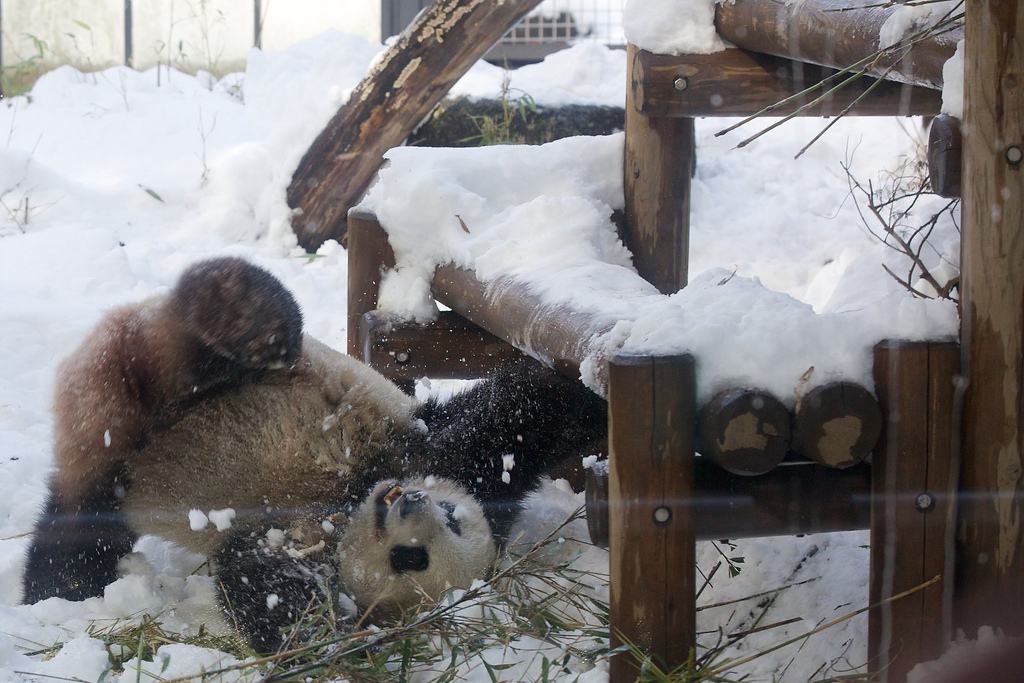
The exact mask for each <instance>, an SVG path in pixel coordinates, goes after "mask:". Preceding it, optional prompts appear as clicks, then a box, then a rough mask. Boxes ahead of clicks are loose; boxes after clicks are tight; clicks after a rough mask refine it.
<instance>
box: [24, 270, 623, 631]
mask: <svg viewBox="0 0 1024 683" xmlns="http://www.w3.org/2000/svg"><path fill="white" fill-rule="evenodd" d="M54 417H55V421H54V431H55V434H54V452H55V460H56V467H57V469H56V471H55V473H54V474H53V476H52V478H51V481H50V490H49V496H48V498H47V501H46V504H45V509H44V510H43V514H42V515H41V517H40V519H39V521H38V522H37V524H36V527H35V532H34V536H33V541H32V544H31V546H30V548H29V551H28V557H27V565H26V571H25V578H24V582H23V585H24V601H25V602H26V603H32V602H37V601H39V600H42V599H45V598H48V597H54V596H57V597H63V598H67V599H70V600H82V599H85V598H88V597H91V596H95V595H100V594H102V592H103V588H104V587H105V586H106V585H107V584H109V583H110V582H112V581H113V580H115V579H116V578H117V575H118V574H117V567H118V562H119V560H120V558H121V557H123V556H124V555H126V554H127V553H128V552H130V551H131V549H132V546H133V544H134V542H135V540H136V539H137V538H138V536H139V535H141V534H155V535H158V536H161V537H163V538H166V539H168V540H171V541H173V542H175V543H177V544H179V545H181V546H183V547H186V548H189V549H191V550H195V551H199V552H202V553H205V554H207V555H208V556H210V557H212V558H213V559H214V566H215V567H216V573H217V579H218V581H219V583H220V585H221V586H222V587H223V596H222V600H223V604H224V607H225V610H226V611H227V612H228V616H229V620H233V621H234V623H236V624H237V625H238V626H239V628H240V630H241V631H242V632H243V634H244V635H245V636H247V637H248V638H249V639H250V641H251V642H252V644H253V645H254V646H255V647H256V648H257V649H258V650H261V651H269V650H273V649H275V648H276V647H277V646H278V645H279V644H280V629H281V628H283V627H286V626H288V625H290V624H292V623H294V621H295V620H296V618H297V617H298V616H299V614H300V613H301V612H302V611H303V610H304V609H305V608H306V607H307V606H308V605H309V604H310V603H311V602H315V601H318V600H322V599H323V596H324V595H326V594H328V593H325V591H331V590H336V589H337V588H338V587H339V585H340V587H341V588H342V589H343V590H344V591H346V592H347V593H349V594H351V595H353V596H355V599H356V605H357V609H358V610H359V611H362V612H365V611H367V610H370V609H372V610H374V614H376V615H387V614H389V613H392V612H394V611H395V610H397V609H401V608H402V607H407V606H409V605H410V604H414V603H415V602H418V600H419V598H420V594H419V592H418V591H420V590H421V589H422V590H425V591H426V592H427V593H428V594H429V595H431V596H432V597H437V594H438V593H440V591H441V589H443V588H444V587H445V585H446V583H450V584H451V585H453V586H456V587H458V586H460V585H461V586H462V587H465V586H468V583H469V582H470V581H471V580H472V579H474V578H481V577H482V576H483V575H485V574H486V572H487V570H488V569H489V567H490V565H491V564H492V563H493V561H494V559H495V556H496V551H497V548H498V547H500V545H501V544H502V543H503V542H504V541H505V540H506V536H507V534H508V530H509V527H510V525H511V524H512V522H513V521H514V520H515V518H516V516H517V515H518V513H519V512H520V510H521V505H522V501H523V499H524V498H525V497H526V495H528V494H529V493H530V492H531V491H532V490H533V489H534V488H536V486H537V484H538V482H539V477H540V476H541V474H542V473H543V472H544V471H545V470H546V469H548V468H549V467H550V466H552V465H554V464H556V463H558V462H559V461H561V460H563V459H564V458H565V457H567V456H568V455H571V454H573V453H576V452H579V451H580V450H581V449H582V448H584V447H586V446H588V445H591V444H592V443H593V442H595V441H597V440H599V439H600V438H602V437H603V435H604V431H605V425H606V417H605V405H604V402H603V401H602V400H601V399H599V398H598V397H596V396H595V395H593V394H592V393H591V392H589V391H588V390H587V389H585V388H584V387H583V386H582V385H581V384H580V383H578V382H574V381H571V380H568V379H566V378H563V377H561V376H559V375H557V374H556V373H554V372H552V371H550V370H547V369H543V368H540V367H539V366H536V365H534V364H526V363H522V364H517V365H515V366H512V367H506V368H503V369H501V370H499V371H498V372H497V373H495V375H494V376H493V377H491V378H489V379H487V380H485V381H483V382H480V383H479V384H477V385H475V386H474V387H473V388H471V389H469V390H467V391H465V392H462V393H460V394H457V395H455V396H454V397H452V398H451V399H450V400H448V401H447V402H437V401H428V402H426V403H422V404H421V403H418V402H416V401H415V400H414V399H412V398H410V397H408V396H406V395H405V394H404V393H402V392H401V391H400V390H399V389H398V388H397V387H395V386H394V385H393V384H391V383H390V382H389V381H387V380H386V379H385V378H384V377H382V376H381V375H380V374H379V373H377V372H375V371H374V370H372V369H370V368H368V367H367V366H365V365H363V364H362V363H359V362H358V361H356V360H354V359H352V358H350V357H348V356H346V355H344V354H340V353H338V352H336V351H333V350H332V349H330V348H328V347H326V346H325V345H323V344H321V343H320V342H318V341H316V340H315V339H312V338H310V337H308V336H304V335H303V334H302V318H301V313H300V311H299V308H298V306H297V304H296V303H295V300H294V298H293V297H292V296H291V294H290V293H289V292H288V291H287V290H286V289H285V288H284V287H283V286H282V285H281V283H280V282H278V281H277V280H276V279H275V278H274V277H273V276H271V275H270V274H268V273H267V272H265V271H263V270H261V269H259V268H257V267H255V266H252V265H251V264H248V263H246V262H244V261H242V260H240V259H233V258H222V259H215V260H212V261H206V262H202V263H199V264H196V265H194V266H192V267H191V268H189V269H188V270H187V271H186V272H185V273H184V274H183V275H182V277H181V278H180V280H179V282H178V283H177V285H176V286H175V288H174V289H173V290H172V291H171V292H170V293H169V294H168V295H166V296H161V297H156V298H153V299H149V300H147V301H144V302H142V303H139V304H135V305H130V306H126V307H123V308H120V309H117V310H115V311H113V312H111V313H110V314H109V315H107V316H106V317H105V318H104V319H103V320H102V321H101V322H100V323H99V325H98V326H97V327H96V329H95V330H94V331H93V332H92V333H91V334H90V335H89V336H88V337H87V338H86V340H85V341H84V342H83V344H82V345H81V346H80V348H79V349H78V350H77V351H76V352H75V353H74V354H73V355H72V356H71V357H70V358H68V359H67V360H66V361H65V362H64V363H63V364H62V366H61V368H60V370H59V371H58V376H57V389H56V397H55V403H54ZM510 468H511V469H510ZM503 475H505V476H504V477H503ZM221 508H232V509H234V510H235V512H236V518H235V519H234V522H233V526H232V528H231V530H230V531H228V532H218V531H216V530H214V529H211V528H207V529H204V530H200V531H194V530H192V528H191V526H190V522H189V516H188V513H189V511H190V510H193V509H198V510H202V511H208V510H212V509H221ZM463 570H464V571H463ZM332 586H333V588H332Z"/></svg>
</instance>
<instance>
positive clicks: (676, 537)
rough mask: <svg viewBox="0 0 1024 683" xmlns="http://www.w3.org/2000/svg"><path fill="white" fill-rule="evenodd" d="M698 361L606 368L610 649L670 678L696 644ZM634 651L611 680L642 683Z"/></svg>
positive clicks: (628, 361)
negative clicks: (629, 647)
mask: <svg viewBox="0 0 1024 683" xmlns="http://www.w3.org/2000/svg"><path fill="white" fill-rule="evenodd" d="M695 384H696V380H695V370H694V361H693V358H692V357H691V356H666V357H650V356H628V355H616V356H613V358H612V359H611V361H610V363H609V369H608V418H609V422H608V440H609V445H610V456H609V467H610V469H609V495H608V522H609V524H608V528H609V533H610V545H609V553H608V563H609V584H610V593H611V596H610V604H609V609H610V627H611V629H610V630H611V646H612V647H613V648H615V647H618V646H619V645H623V644H634V645H636V646H638V647H639V648H640V649H641V650H643V651H646V652H648V653H650V656H651V657H652V659H653V660H654V661H655V662H656V663H657V664H658V665H659V666H660V667H663V669H662V670H663V671H671V670H672V669H674V668H675V667H677V666H679V665H681V664H683V663H685V662H686V661H687V658H688V656H689V654H690V651H691V650H692V649H693V648H694V646H695V643H696V588H695V584H696V581H695V576H694V575H695V572H694V566H695V563H696V550H695V548H694V539H695V534H694V524H695V520H694V517H693V511H692V504H691V501H692V497H693V493H694V480H693V472H694V469H693V468H694V450H693V425H694V420H695V419H696V413H695V406H694V400H695V393H696V388H695ZM639 665H640V662H638V661H637V660H636V659H635V658H634V657H633V655H632V654H631V653H629V652H623V653H619V654H616V655H614V656H612V658H611V661H610V666H609V679H610V680H611V681H612V683H624V682H625V681H632V680H636V677H637V673H638V669H639Z"/></svg>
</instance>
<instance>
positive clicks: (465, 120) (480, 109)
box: [406, 97, 625, 147]
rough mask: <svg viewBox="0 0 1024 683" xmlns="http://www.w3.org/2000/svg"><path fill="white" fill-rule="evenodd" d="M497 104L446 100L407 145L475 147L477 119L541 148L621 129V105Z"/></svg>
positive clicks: (482, 101)
mask: <svg viewBox="0 0 1024 683" xmlns="http://www.w3.org/2000/svg"><path fill="white" fill-rule="evenodd" d="M509 109H510V107H509V102H507V101H501V100H496V99H495V100H482V99H470V98H468V97H457V98H454V99H446V100H444V101H443V102H441V104H439V105H438V106H437V107H436V108H435V109H434V111H433V112H431V114H430V116H429V117H428V118H427V120H426V121H424V122H423V123H422V124H421V125H420V126H419V127H418V128H416V130H415V131H413V132H412V133H411V134H410V135H409V138H408V140H406V144H407V145H410V146H412V145H420V146H423V147H478V146H479V145H480V144H481V143H482V138H481V134H480V125H479V123H478V122H479V121H480V120H481V119H482V118H487V119H491V120H493V121H497V122H499V123H504V122H506V121H507V123H508V128H509V130H508V135H509V138H510V140H512V141H514V142H516V143H521V144H528V145H541V144H544V143H547V142H551V141H552V140H558V139H561V138H566V137H569V136H573V135H611V134H612V133H614V132H616V131H620V130H622V128H623V126H624V125H625V123H624V121H625V118H624V116H625V115H624V114H623V111H622V107H607V106H595V105H583V104H567V105H563V106H541V107H537V108H536V109H529V108H527V109H525V110H524V111H523V112H522V115H520V112H519V110H517V109H516V108H515V107H511V111H509Z"/></svg>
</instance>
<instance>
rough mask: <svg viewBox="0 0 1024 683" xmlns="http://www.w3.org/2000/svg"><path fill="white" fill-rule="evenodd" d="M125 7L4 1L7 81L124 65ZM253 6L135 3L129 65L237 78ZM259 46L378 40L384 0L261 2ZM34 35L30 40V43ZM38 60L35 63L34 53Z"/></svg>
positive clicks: (170, 0)
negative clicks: (23, 73)
mask: <svg viewBox="0 0 1024 683" xmlns="http://www.w3.org/2000/svg"><path fill="white" fill-rule="evenodd" d="M124 5H125V3H124V0H3V2H2V3H0V11H2V13H0V29H2V32H3V50H2V53H0V58H2V60H3V66H4V67H5V75H6V76H8V78H9V77H10V76H11V75H12V71H13V70H17V69H18V68H19V67H21V68H25V69H29V68H31V69H32V70H44V69H51V68H53V67H55V66H57V65H59V64H72V65H74V66H76V67H78V68H80V69H83V70H92V69H99V68H103V67H107V66H112V65H115V64H124V59H125V21H124V15H125V7H124ZM255 5H256V3H255V2H254V0H132V46H131V47H132V50H131V52H132V64H133V66H135V67H136V68H138V69H146V68H149V67H151V66H153V65H154V64H156V63H158V62H159V63H163V64H167V63H170V64H171V65H172V66H173V67H174V68H177V69H180V70H183V71H190V72H192V71H195V70H197V69H204V70H207V71H213V72H214V73H216V74H218V75H220V74H223V73H227V72H230V71H237V70H240V69H241V68H243V66H244V64H245V55H246V53H247V52H248V51H249V49H250V48H251V47H252V46H253V41H254V38H255V21H256V16H255ZM260 6H261V11H262V15H263V26H262V41H261V42H262V47H263V49H265V50H280V49H283V48H285V47H287V46H289V45H291V44H293V43H295V42H297V41H299V40H302V39H305V38H308V37H311V36H314V35H316V34H318V33H322V32H323V31H325V30H327V29H328V28H334V29H338V30H340V31H344V32H346V33H354V34H357V35H360V36H363V37H364V38H366V39H367V40H372V41H380V40H381V35H380V34H381V0H260ZM29 35H31V36H35V40H34V39H33V38H31V37H29ZM40 44H42V45H43V48H42V50H43V56H42V57H41V58H40V57H39V52H38V50H39V46H40Z"/></svg>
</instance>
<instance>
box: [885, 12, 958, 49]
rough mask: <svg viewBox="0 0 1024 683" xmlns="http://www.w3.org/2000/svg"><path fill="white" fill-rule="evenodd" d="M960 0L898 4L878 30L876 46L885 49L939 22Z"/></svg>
mask: <svg viewBox="0 0 1024 683" xmlns="http://www.w3.org/2000/svg"><path fill="white" fill-rule="evenodd" d="M960 4H962V3H961V0H938V1H935V2H928V3H921V4H917V5H902V4H901V5H899V6H898V7H897V8H896V10H895V11H894V12H893V13H892V14H890V15H889V17H888V18H887V19H886V20H885V22H884V23H883V24H882V27H881V28H880V29H879V30H878V47H879V49H885V48H887V47H892V46H893V45H896V44H898V43H899V42H900V41H901V40H903V39H904V38H906V37H908V36H909V35H912V34H914V33H917V32H918V31H922V30H924V29H927V28H930V27H932V26H934V25H935V24H937V23H939V21H941V20H942V18H943V17H945V16H946V15H947V14H949V12H950V10H952V9H954V8H955V7H956V6H957V5H960Z"/></svg>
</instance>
